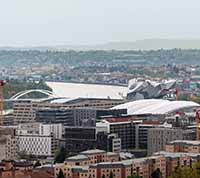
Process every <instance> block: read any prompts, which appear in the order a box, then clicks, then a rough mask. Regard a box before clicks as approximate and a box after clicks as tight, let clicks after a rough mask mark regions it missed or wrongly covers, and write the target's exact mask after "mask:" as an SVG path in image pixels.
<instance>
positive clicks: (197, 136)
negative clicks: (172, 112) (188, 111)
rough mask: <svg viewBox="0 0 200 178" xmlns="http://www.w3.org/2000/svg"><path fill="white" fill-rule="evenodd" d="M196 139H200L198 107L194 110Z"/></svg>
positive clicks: (199, 112) (199, 113) (199, 111)
mask: <svg viewBox="0 0 200 178" xmlns="http://www.w3.org/2000/svg"><path fill="white" fill-rule="evenodd" d="M196 140H200V109H197V110H196Z"/></svg>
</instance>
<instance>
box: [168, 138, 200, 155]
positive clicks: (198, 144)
mask: <svg viewBox="0 0 200 178" xmlns="http://www.w3.org/2000/svg"><path fill="white" fill-rule="evenodd" d="M165 151H166V152H172V153H177V152H184V153H200V141H196V140H175V141H171V142H169V143H167V144H166V146H165Z"/></svg>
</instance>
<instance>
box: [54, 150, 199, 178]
mask: <svg viewBox="0 0 200 178" xmlns="http://www.w3.org/2000/svg"><path fill="white" fill-rule="evenodd" d="M102 156H103V155H102ZM96 157H97V155H96ZM93 158H95V157H93ZM93 158H92V157H91V158H90V159H91V161H92V160H93ZM70 159H71V160H70ZM77 160H78V161H77ZM93 161H95V160H93ZM101 161H102V162H97V163H95V164H93V162H92V164H91V162H90V161H88V158H87V156H85V155H77V156H75V157H71V158H68V159H67V161H66V162H65V163H61V164H56V165H55V177H56V175H58V173H59V171H60V170H62V171H63V173H64V175H65V177H67V178H90V177H92V178H102V177H105V178H109V177H110V175H111V174H112V176H113V178H127V177H128V176H131V175H138V176H140V177H142V178H149V177H151V175H152V173H154V171H157V170H159V171H160V172H161V175H162V178H167V177H169V176H171V174H172V172H173V171H175V169H176V168H177V166H181V167H182V166H190V167H192V166H194V164H195V163H196V162H197V161H200V155H199V154H197V153H169V152H158V153H155V154H154V155H153V156H151V157H144V158H135V159H129V160H123V161H107V162H105V160H103V159H102V160H101ZM72 163H73V164H72Z"/></svg>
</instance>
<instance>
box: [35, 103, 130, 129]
mask: <svg viewBox="0 0 200 178" xmlns="http://www.w3.org/2000/svg"><path fill="white" fill-rule="evenodd" d="M126 113H127V110H126V109H121V110H109V109H95V108H63V107H61V108H44V109H42V108H41V109H37V111H36V121H38V122H42V123H62V124H63V125H64V126H78V127H80V126H86V127H94V126H95V125H96V120H97V119H101V116H107V115H109V116H110V115H112V116H118V115H121V114H126Z"/></svg>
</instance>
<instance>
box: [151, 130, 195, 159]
mask: <svg viewBox="0 0 200 178" xmlns="http://www.w3.org/2000/svg"><path fill="white" fill-rule="evenodd" d="M194 138H195V135H194V133H193V131H192V130H183V129H181V128H151V129H149V130H148V155H152V154H153V153H155V152H158V151H161V150H165V145H166V144H167V143H168V142H170V141H173V140H193V139H194Z"/></svg>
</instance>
